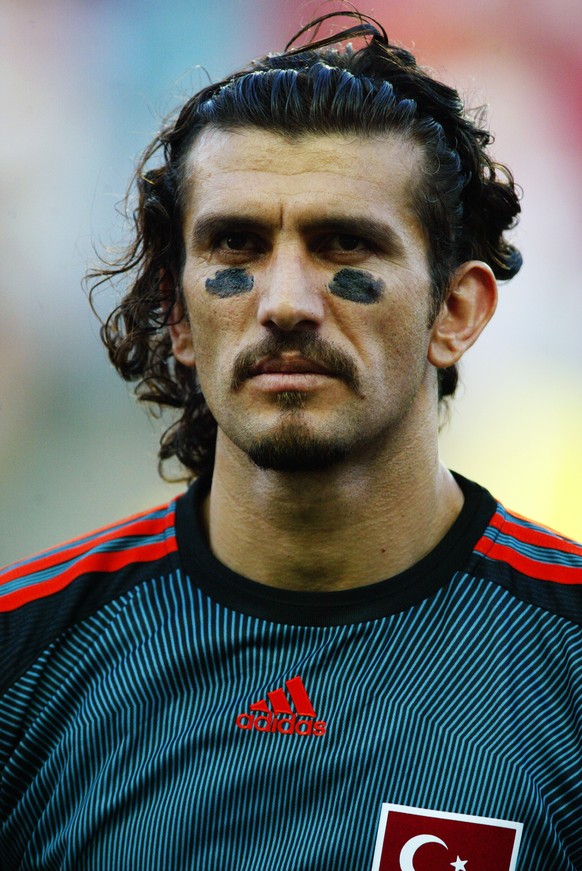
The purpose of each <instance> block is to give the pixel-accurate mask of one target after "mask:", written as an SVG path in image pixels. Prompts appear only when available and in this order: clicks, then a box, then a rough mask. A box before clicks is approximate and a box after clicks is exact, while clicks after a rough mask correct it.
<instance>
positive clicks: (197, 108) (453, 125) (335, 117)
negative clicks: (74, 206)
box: [88, 12, 522, 480]
mask: <svg viewBox="0 0 582 871" xmlns="http://www.w3.org/2000/svg"><path fill="white" fill-rule="evenodd" d="M337 15H342V16H348V17H352V18H355V19H356V22H357V23H356V24H355V25H353V26H351V27H349V28H348V29H346V30H343V31H342V32H340V33H339V34H336V35H334V36H330V37H327V38H325V39H319V40H317V39H312V41H311V42H310V43H309V44H307V45H304V46H300V47H296V46H295V47H293V46H294V45H295V43H296V41H297V39H298V38H299V37H300V36H302V35H303V33H304V32H306V31H308V30H310V29H313V28H315V36H316V35H317V31H318V29H319V27H320V26H321V24H322V22H324V21H326V20H328V19H330V18H334V17H335V16H337ZM356 37H363V38H364V40H365V45H364V47H362V48H360V49H358V50H354V49H353V48H352V46H351V44H349V43H347V44H346V41H347V40H350V39H353V38H356ZM332 45H339V46H340V48H332V47H331V46H332ZM481 124H482V122H481V121H479V120H473V119H472V118H471V117H470V116H469V114H468V113H466V112H465V111H464V107H463V104H462V102H461V100H460V97H459V95H458V93H457V92H456V91H455V90H453V89H452V88H450V87H448V86H446V85H444V84H442V83H441V82H438V81H436V80H435V79H434V78H432V77H431V76H430V75H429V73H428V72H427V71H425V70H424V69H422V68H421V67H419V66H418V64H417V63H416V60H415V58H414V56H413V55H412V54H411V53H410V52H409V51H407V50H405V49H403V48H400V47H398V46H396V45H393V44H391V43H390V41H389V39H388V37H387V35H386V32H385V31H384V29H383V28H382V26H381V25H380V24H378V22H376V21H375V20H374V19H371V18H369V17H367V16H363V15H360V14H359V13H357V12H342V13H337V12H336V13H330V14H328V15H326V16H322V17H321V18H319V19H316V20H315V21H313V22H311V23H310V24H309V25H307V26H306V27H305V28H302V30H301V31H299V33H298V34H296V35H295V36H294V37H293V39H292V40H291V41H290V42H289V43H288V45H287V46H286V48H285V51H283V52H282V53H279V54H272V55H267V56H265V57H262V58H260V59H258V60H256V61H254V62H253V63H252V64H251V65H250V66H248V67H246V68H244V69H243V70H241V71H239V72H237V73H234V74H233V75H232V76H230V77H229V78H228V79H225V80H223V81H220V82H217V83H215V84H212V85H209V86H208V87H205V88H204V89H202V90H201V91H199V92H198V93H197V94H195V95H194V96H193V97H191V98H190V99H189V100H188V101H187V102H186V103H185V104H184V105H183V106H182V108H181V109H180V110H179V111H178V112H177V113H176V114H175V115H174V116H173V117H172V118H170V119H169V120H168V121H167V122H166V123H165V124H164V126H163V127H162V129H161V130H160V132H159V133H158V134H157V136H156V137H155V138H154V139H153V141H152V142H151V143H150V144H149V145H148V146H147V148H146V149H145V151H144V152H143V154H142V156H141V159H140V160H139V163H138V165H137V169H136V172H135V175H134V178H133V180H132V183H131V185H130V189H129V191H128V199H127V200H126V202H129V201H130V197H131V196H132V195H133V194H134V192H135V191H136V190H137V205H136V207H135V210H134V211H133V235H132V239H131V242H130V243H129V245H128V247H127V248H126V250H125V251H124V252H123V254H122V255H121V256H120V257H119V259H117V260H116V261H115V262H113V263H108V262H103V265H102V266H101V268H99V269H95V270H93V271H92V272H90V273H89V274H88V279H89V281H90V282H91V299H93V294H94V292H95V290H96V288H97V287H99V285H101V284H102V283H103V282H104V281H108V280H112V281H115V280H119V279H123V280H124V282H126V289H125V294H124V296H123V298H122V300H121V302H120V304H119V305H118V306H117V307H116V308H115V310H114V311H113V312H112V313H111V314H110V315H109V317H108V318H107V320H106V321H105V323H104V324H103V325H102V328H101V337H102V340H103V342H104V344H105V346H106V347H107V350H108V352H109V356H110V359H111V361H112V362H113V364H114V366H115V368H116V369H117V371H118V372H119V374H120V375H121V377H122V378H124V379H125V380H126V381H130V382H137V385H136V395H137V397H138V399H139V400H140V401H141V402H144V403H152V404H153V405H154V406H156V407H157V408H159V409H163V408H166V407H169V408H172V409H177V410H178V411H179V412H181V413H180V414H179V416H178V419H177V420H176V421H175V422H174V423H173V424H172V426H170V427H169V429H167V430H166V432H165V433H164V434H163V436H162V438H161V443H160V450H159V468H160V472H161V473H162V474H163V464H164V462H165V461H166V460H169V459H170V458H172V457H175V458H177V459H178V460H179V461H180V463H181V464H182V465H183V467H184V468H185V474H184V480H190V479H191V478H193V477H196V476H197V475H199V474H201V473H203V472H205V471H208V470H210V469H211V468H212V466H213V462H214V450H215V441H216V422H215V420H214V418H213V416H212V414H211V413H210V411H209V409H208V407H207V405H206V402H205V400H204V397H203V395H202V393H201V391H200V387H199V384H198V379H197V376H196V372H195V370H192V369H190V368H188V367H185V366H183V365H182V364H180V363H179V362H177V361H176V360H175V359H174V357H173V355H172V347H171V341H170V335H169V330H168V317H169V313H171V312H172V309H173V306H174V304H175V303H176V302H177V301H179V300H180V294H181V274H182V270H183V266H184V260H185V252H184V247H183V241H182V217H183V212H184V207H185V197H186V183H185V164H186V160H187V157H188V154H189V152H190V150H191V148H192V146H193V144H194V143H195V141H196V139H197V137H198V136H199V135H200V133H201V131H202V130H203V129H205V128H206V127H208V126H212V127H217V128H221V129H226V130H232V129H236V128H241V127H245V128H249V127H250V128H257V129H261V130H269V131H274V132H280V133H281V134H284V135H285V136H286V137H300V136H302V135H304V134H308V133H309V134H320V135H326V134H337V133H339V134H342V133H355V134H359V135H362V136H370V135H378V134H386V133H395V134H397V135H400V136H402V137H406V138H408V139H409V141H411V142H414V143H416V144H417V145H419V146H420V148H421V153H422V156H423V157H422V166H421V172H420V174H419V178H418V180H417V182H416V184H415V189H414V191H413V206H414V208H415V211H416V214H417V216H418V218H419V221H420V223H421V226H422V227H423V228H424V231H425V233H426V236H427V240H428V249H429V253H428V257H429V269H430V277H431V285H432V306H431V308H432V316H433V317H436V315H437V314H438V312H439V310H440V308H441V306H442V303H443V301H444V299H445V297H446V293H447V289H448V286H449V282H450V279H451V276H452V274H453V272H454V270H455V268H456V267H457V266H459V265H460V264H461V263H463V262H465V261H467V260H472V259H478V260H483V261H485V262H486V263H488V264H489V265H490V267H491V269H492V270H493V272H494V274H495V276H496V278H498V279H501V280H503V279H509V278H512V277H513V276H514V275H515V274H516V273H517V272H518V270H519V268H520V266H521V262H522V260H521V255H520V253H519V252H518V251H517V250H516V248H515V247H513V246H512V245H511V244H509V242H508V241H507V239H506V235H505V234H506V231H507V230H508V229H510V228H511V227H512V226H513V225H514V224H515V222H516V219H517V215H518V214H519V211H520V206H519V199H518V195H517V191H516V186H515V184H514V181H513V178H512V175H511V173H510V171H509V170H508V169H507V168H506V167H504V166H503V165H500V164H497V163H495V162H494V161H493V160H492V158H491V157H490V155H489V154H488V152H487V148H488V146H489V145H490V144H491V141H492V137H491V135H490V133H489V132H488V131H487V130H486V129H484V128H483V127H482V126H480V125H481ZM154 164H155V165H154ZM162 287H163V290H162ZM457 381H458V371H457V367H456V366H451V367H449V368H447V369H441V370H439V372H438V389H439V400H442V399H444V398H446V397H450V396H452V395H453V394H454V392H455V389H456V386H457Z"/></svg>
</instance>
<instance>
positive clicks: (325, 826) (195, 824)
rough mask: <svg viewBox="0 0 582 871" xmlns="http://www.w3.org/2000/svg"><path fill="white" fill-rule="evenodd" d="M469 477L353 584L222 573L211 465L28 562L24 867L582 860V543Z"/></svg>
mask: <svg viewBox="0 0 582 871" xmlns="http://www.w3.org/2000/svg"><path fill="white" fill-rule="evenodd" d="M458 480H459V483H460V484H461V486H462V488H463V490H464V493H465V504H464V507H463V510H462V512H461V514H460V515H459V517H458V519H457V521H456V522H455V524H454V525H453V527H452V528H451V529H450V531H449V532H448V534H447V535H446V536H445V538H444V539H443V540H442V541H441V542H440V544H439V545H438V546H437V547H436V548H435V549H434V551H433V552H432V553H430V554H429V555H428V556H426V557H425V558H424V559H423V560H421V561H420V562H419V563H418V564H416V565H415V566H413V567H412V568H410V569H409V570H407V571H405V572H403V573H401V574H399V575H398V576H396V577H393V578H390V579H388V580H386V581H382V582H380V583H377V584H373V585H370V586H366V587H360V588H356V589H351V590H345V591H341V592H335V593H298V592H289V591H284V590H281V589H277V588H274V587H268V586H266V585H262V584H258V583H254V582H252V581H250V580H248V579H246V578H242V577H240V576H239V575H237V574H235V573H234V572H232V571H230V570H229V569H227V568H226V567H224V566H223V565H222V564H221V563H219V562H218V561H217V560H216V559H215V558H214V556H213V555H212V553H211V552H210V551H209V549H208V547H207V544H206V543H205V541H204V538H203V535H202V533H201V530H200V526H199V522H198V504H199V501H200V499H201V496H202V495H203V488H204V484H203V483H198V484H196V485H194V486H193V487H192V488H191V489H190V490H189V491H188V492H187V493H186V494H184V495H183V496H182V497H180V498H179V499H177V500H175V501H173V502H171V503H170V504H169V505H168V506H164V507H162V508H159V509H156V510H154V511H152V512H149V513H146V514H143V515H140V516H138V517H134V518H130V519H129V520H126V521H124V522H122V523H118V524H115V525H113V526H111V527H108V528H107V529H104V530H100V531H99V532H97V533H95V534H93V535H89V536H86V537H84V538H82V539H78V540H76V541H74V542H70V543H68V544H66V545H64V546H62V547H60V548H56V549H54V550H53V551H49V552H46V553H44V554H42V555H40V556H37V557H34V558H32V559H30V560H27V561H24V562H22V563H18V564H15V565H13V566H10V567H8V569H6V570H5V572H4V573H3V574H2V575H1V576H0V637H1V642H2V649H1V659H0V662H1V673H2V679H1V686H0V778H1V780H0V786H1V792H0V867H1V868H2V869H3V871H16V869H19V871H29V869H30V871H32V869H35V871H38V869H47V871H48V869H51V871H52V869H54V871H57V869H58V871H105V869H112V871H121V869H122V871H160V869H172V871H173V869H189V871H217V869H221V868H226V869H229V871H251V869H252V871H255V869H259V868H261V869H262V868H268V869H271V868H277V869H284V871H331V869H333V871H372V868H374V871H391V869H394V871H401V869H404V871H410V869H411V868H412V869H415V871H426V869H431V871H444V869H446V871H449V869H450V868H451V867H453V868H454V869H455V868H456V869H466V871H482V869H487V871H514V869H515V868H517V869H520V871H551V869H555V871H568V869H570V871H574V869H578V871H579V869H581V868H582V825H581V822H580V821H581V820H582V628H581V623H582V593H581V589H582V548H581V547H580V546H578V545H575V544H574V543H572V542H570V541H568V540H566V539H564V538H561V537H560V536H557V535H556V534H554V533H551V532H549V531H548V530H546V529H544V528H543V527H540V526H537V525H535V524H532V523H530V522H528V521H526V520H523V519H522V518H519V517H516V516H515V515H512V514H510V513H508V512H507V511H506V510H505V509H504V508H503V507H502V506H500V505H499V504H497V503H496V502H495V501H494V500H493V498H492V497H491V496H490V495H489V494H488V493H487V492H486V491H484V490H483V489H481V488H480V487H478V486H477V485H475V484H471V483H469V482H467V481H465V480H464V479H461V478H459V479H458ZM399 808H400V809H401V810H400V811H399V810H398V809H399ZM415 821H416V822H415ZM413 823H414V825H416V824H418V825H417V828H414V826H413ZM457 823H458V826H459V828H457V829H455V828H454V826H455V825H457ZM397 824H398V825H397ZM398 826H400V828H398ZM439 826H440V828H439ZM451 826H452V827H453V828H451ZM475 826H477V828H475ZM479 826H480V827H481V828H479ZM475 832H477V835H475ZM471 833H472V834H471ZM496 833H497V834H496ZM498 836H499V837H498ZM399 839H400V840H399ZM504 839H505V840H504ZM516 857H517V859H516ZM485 862H487V863H488V864H484V863H485Z"/></svg>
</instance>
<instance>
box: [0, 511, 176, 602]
mask: <svg viewBox="0 0 582 871" xmlns="http://www.w3.org/2000/svg"><path fill="white" fill-rule="evenodd" d="M164 507H165V506H162V507H161V508H158V509H154V511H156V510H157V511H160V510H163V508H164ZM152 513H153V512H152V511H148V512H147V515H144V514H136V515H134V516H133V517H129V518H128V519H127V521H125V522H123V523H121V524H120V523H119V522H118V523H115V524H109V525H108V526H104V527H102V528H101V529H98V530H96V531H95V532H93V533H91V535H90V536H86V535H85V536H79V537H78V538H73V539H71V540H70V541H65V542H63V544H61V545H59V546H58V547H57V548H54V549H51V550H50V551H48V552H47V551H43V552H42V553H40V554H37V555H36V556H35V557H31V559H29V560H27V561H26V562H25V563H15V564H13V566H12V567H10V566H9V567H8V568H7V570H5V571H4V572H3V574H2V578H1V580H0V586H2V585H3V584H7V583H10V581H13V580H14V579H15V578H18V577H20V576H24V575H31V574H36V572H42V571H46V570H47V569H51V568H53V567H55V566H58V565H60V564H61V563H65V562H68V561H69V560H71V559H75V557H77V556H79V554H82V553H83V552H84V551H86V550H89V549H90V548H93V547H96V546H99V545H100V544H102V543H104V542H107V541H113V540H114V539H116V538H125V537H126V536H134V535H136V536H151V535H159V534H161V533H163V532H165V531H166V530H167V529H169V528H170V527H171V526H172V524H173V523H174V512H167V513H166V514H164V515H163V516H162V517H154V518H152V517H151V516H150V515H151V514H152Z"/></svg>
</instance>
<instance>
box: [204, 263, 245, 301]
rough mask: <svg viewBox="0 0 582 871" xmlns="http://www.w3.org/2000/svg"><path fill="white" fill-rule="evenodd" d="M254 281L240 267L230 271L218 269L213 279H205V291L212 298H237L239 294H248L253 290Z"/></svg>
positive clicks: (232, 268)
mask: <svg viewBox="0 0 582 871" xmlns="http://www.w3.org/2000/svg"><path fill="white" fill-rule="evenodd" d="M254 283H255V282H254V279H253V276H252V275H248V274H247V272H246V270H245V269H241V267H240V266H233V267H231V268H230V269H219V270H218V272H217V273H216V275H215V276H214V278H207V279H206V290H207V291H208V293H211V294H213V296H220V297H221V298H222V299H226V298H228V297H229V296H238V294H240V293H248V292H249V291H250V290H252V289H253V285H254Z"/></svg>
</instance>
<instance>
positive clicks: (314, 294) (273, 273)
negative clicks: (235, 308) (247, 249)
mask: <svg viewBox="0 0 582 871" xmlns="http://www.w3.org/2000/svg"><path fill="white" fill-rule="evenodd" d="M260 280H261V282H264V287H263V288H259V294H260V296H259V308H258V314H257V317H258V320H259V323H260V324H261V326H264V327H267V328H272V327H277V328H278V329H280V330H284V331H291V330H297V329H300V330H315V329H317V328H318V327H319V326H321V324H322V322H323V318H324V316H325V303H324V300H323V296H322V293H321V289H320V288H319V287H318V285H319V284H321V276H317V275H316V274H315V273H314V269H313V267H312V266H310V264H309V262H308V258H307V257H306V256H305V254H303V253H302V252H301V251H298V250H297V248H295V246H290V248H289V250H286V251H279V252H278V253H277V254H276V256H274V257H273V260H272V261H271V264H270V267H269V268H268V269H267V270H265V273H264V274H263V276H261V279H260Z"/></svg>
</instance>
